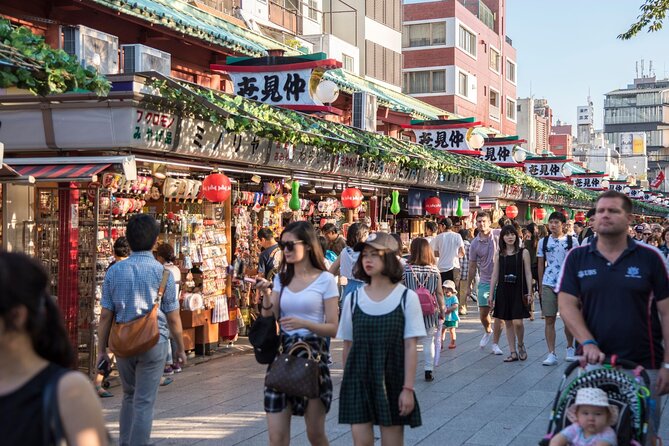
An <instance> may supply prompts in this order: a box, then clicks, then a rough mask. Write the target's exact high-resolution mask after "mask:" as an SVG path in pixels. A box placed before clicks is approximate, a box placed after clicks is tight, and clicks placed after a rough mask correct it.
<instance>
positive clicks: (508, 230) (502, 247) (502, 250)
mask: <svg viewBox="0 0 669 446" xmlns="http://www.w3.org/2000/svg"><path fill="white" fill-rule="evenodd" d="M507 234H514V235H515V236H516V242H515V243H514V246H513V251H514V252H518V251H519V250H520V234H518V230H517V229H516V227H515V226H513V225H506V226H504V227H503V228H502V230H501V231H500V233H499V254H500V255H506V242H505V241H504V236H505V235H507Z"/></svg>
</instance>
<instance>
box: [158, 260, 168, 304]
mask: <svg viewBox="0 0 669 446" xmlns="http://www.w3.org/2000/svg"><path fill="white" fill-rule="evenodd" d="M170 274H172V273H171V272H170V270H168V269H167V268H165V269H164V270H163V278H162V279H161V281H160V286H159V287H158V296H157V297H156V302H155V303H160V301H161V300H163V295H164V294H165V288H167V280H168V279H169V278H170Z"/></svg>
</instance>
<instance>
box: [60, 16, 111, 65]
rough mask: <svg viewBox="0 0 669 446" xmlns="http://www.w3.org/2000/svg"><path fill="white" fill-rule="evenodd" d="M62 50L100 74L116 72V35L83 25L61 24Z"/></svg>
mask: <svg viewBox="0 0 669 446" xmlns="http://www.w3.org/2000/svg"><path fill="white" fill-rule="evenodd" d="M62 32H63V50H64V51H65V52H66V53H68V54H71V55H73V56H77V58H78V59H79V60H80V61H81V65H83V66H85V67H93V68H95V70H97V72H98V73H100V74H117V73H118V37H116V36H112V35H111V34H107V33H103V32H102V31H98V30H95V29H91V28H87V27H85V26H83V25H77V26H63V27H62Z"/></svg>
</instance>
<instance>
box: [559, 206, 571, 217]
mask: <svg viewBox="0 0 669 446" xmlns="http://www.w3.org/2000/svg"><path fill="white" fill-rule="evenodd" d="M560 213H561V214H562V215H564V218H566V219H567V220H569V212H568V211H567V210H566V209H564V208H563V209H562V210H561V211H560Z"/></svg>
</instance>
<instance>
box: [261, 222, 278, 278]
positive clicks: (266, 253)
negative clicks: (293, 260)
mask: <svg viewBox="0 0 669 446" xmlns="http://www.w3.org/2000/svg"><path fill="white" fill-rule="evenodd" d="M258 244H259V245H260V247H261V248H262V252H261V253H260V258H259V259H258V275H260V276H261V277H262V278H263V279H267V280H269V281H270V282H271V281H272V279H273V278H274V275H275V274H276V273H277V271H279V266H280V265H281V250H280V249H279V244H278V243H277V242H276V239H275V238H274V233H273V232H272V230H271V229H269V228H262V229H260V230H259V231H258Z"/></svg>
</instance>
